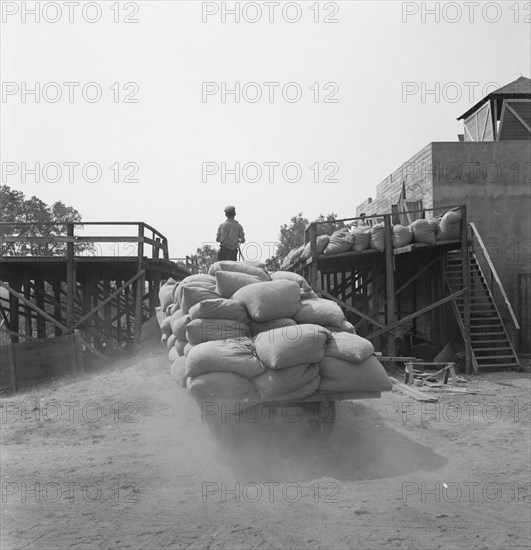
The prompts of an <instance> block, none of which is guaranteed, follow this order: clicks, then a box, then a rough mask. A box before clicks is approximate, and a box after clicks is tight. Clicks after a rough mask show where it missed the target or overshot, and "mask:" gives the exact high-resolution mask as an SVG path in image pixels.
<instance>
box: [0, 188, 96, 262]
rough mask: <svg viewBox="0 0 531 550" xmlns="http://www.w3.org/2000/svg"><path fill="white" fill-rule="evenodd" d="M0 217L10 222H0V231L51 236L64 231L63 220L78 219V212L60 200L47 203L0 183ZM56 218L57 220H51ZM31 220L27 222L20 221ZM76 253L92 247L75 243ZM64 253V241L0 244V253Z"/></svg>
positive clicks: (87, 244)
mask: <svg viewBox="0 0 531 550" xmlns="http://www.w3.org/2000/svg"><path fill="white" fill-rule="evenodd" d="M0 221H2V222H12V223H9V225H3V226H0V236H1V235H13V236H29V237H54V236H58V235H62V236H64V235H66V227H67V226H66V225H65V224H66V222H76V223H79V222H81V214H80V213H79V212H78V211H77V210H76V209H75V208H73V207H72V206H66V205H65V204H63V203H62V202H61V201H57V202H54V203H53V204H52V205H51V206H49V205H47V204H46V203H45V202H43V201H42V200H40V199H39V198H37V197H31V199H26V197H25V196H24V193H22V192H21V191H17V190H16V189H11V188H10V187H9V186H8V185H1V186H0ZM52 222H57V223H52ZM22 223H31V224H32V225H31V226H23V225H20V224H22ZM75 250H76V253H80V252H83V251H86V250H92V245H91V244H90V243H76V245H75ZM65 253H66V243H54V242H45V243H40V242H39V243H37V242H15V243H5V244H3V245H1V246H0V255H2V256H10V255H31V256H56V255H62V254H65Z"/></svg>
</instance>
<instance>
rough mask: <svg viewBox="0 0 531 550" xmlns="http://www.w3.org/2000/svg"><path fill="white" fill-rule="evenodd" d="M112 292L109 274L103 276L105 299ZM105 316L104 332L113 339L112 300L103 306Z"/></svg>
mask: <svg viewBox="0 0 531 550" xmlns="http://www.w3.org/2000/svg"><path fill="white" fill-rule="evenodd" d="M110 293H111V280H110V278H109V277H108V276H107V275H104V277H103V299H104V300H105V299H106V298H107V297H108V296H109V294H110ZM103 318H104V324H103V325H104V329H103V333H104V334H105V336H107V338H110V339H111V340H112V339H113V333H112V322H111V302H107V303H106V304H105V305H104V306H103Z"/></svg>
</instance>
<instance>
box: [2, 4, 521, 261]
mask: <svg viewBox="0 0 531 550" xmlns="http://www.w3.org/2000/svg"><path fill="white" fill-rule="evenodd" d="M2 4H3V5H2V11H3V12H2V17H3V21H2V29H1V30H2V36H1V77H2V81H3V88H2V104H1V115H2V123H1V157H2V158H1V160H2V179H3V181H2V183H4V184H7V185H9V186H10V187H12V188H15V189H18V190H21V191H23V192H24V193H25V194H26V195H28V196H31V195H36V196H38V197H39V198H41V199H43V200H44V201H46V202H48V203H51V202H54V201H56V200H61V201H63V202H65V203H66V204H68V205H72V206H74V207H75V208H77V209H78V210H79V211H80V212H81V214H82V216H83V219H84V220H85V221H100V220H101V221H108V220H118V221H145V222H147V223H149V224H151V225H153V226H155V227H156V228H157V229H159V230H160V231H161V232H162V233H164V234H165V235H166V236H167V237H168V239H169V243H170V254H171V256H172V257H182V256H185V255H186V254H190V253H193V252H194V251H195V249H196V248H197V247H198V246H201V244H202V243H204V242H211V241H214V239H215V234H216V229H217V226H218V224H219V223H220V222H222V221H223V220H224V214H223V208H224V207H225V206H226V205H227V204H234V205H235V206H236V209H237V219H238V220H239V221H240V222H241V223H242V224H243V226H244V229H245V233H246V237H247V240H248V241H249V242H254V243H260V245H261V247H262V259H265V258H266V257H268V256H270V255H271V253H270V252H271V249H270V247H269V246H268V245H267V244H266V243H272V242H274V241H276V240H277V238H278V233H279V228H280V225H281V224H283V223H286V222H288V221H289V219H290V217H291V216H293V215H295V214H297V213H298V212H303V214H304V215H305V216H306V217H308V218H310V219H313V218H315V217H317V216H318V215H319V214H320V213H323V214H327V213H329V212H332V211H333V212H336V213H337V214H338V215H339V216H340V217H351V216H354V215H355V208H356V206H357V205H358V204H359V203H360V202H361V201H363V200H364V199H366V198H367V197H368V196H373V197H374V196H375V187H376V185H377V184H378V183H379V182H380V181H381V180H382V179H384V178H385V177H386V176H388V175H389V174H390V173H391V172H392V171H393V170H395V169H396V168H398V167H399V166H400V165H401V164H402V163H403V162H405V161H407V160H408V159H409V158H410V157H411V156H413V155H414V154H415V153H416V152H417V151H418V150H419V149H421V148H422V147H424V146H425V145H427V144H428V143H429V142H431V141H456V140H457V134H458V133H461V132H462V123H461V122H458V121H457V120H456V118H457V117H458V116H459V115H461V114H463V113H464V112H465V111H466V110H468V109H469V108H470V107H471V106H472V105H473V104H474V103H476V102H478V101H479V100H480V99H481V98H482V97H483V95H484V94H485V93H489V92H490V91H493V89H495V88H496V87H498V86H502V85H504V84H507V83H508V82H511V81H513V80H515V79H516V78H518V77H519V76H521V75H522V74H523V75H525V76H530V64H531V61H530V51H531V48H530V33H531V25H530V23H529V20H530V16H531V13H530V8H531V4H530V3H529V2H527V3H526V2H521V3H518V2H488V3H485V2H481V3H477V4H478V5H477V6H475V5H474V4H475V3H474V2H468V3H466V2H465V3H464V4H459V3H456V2H450V3H445V2H440V3H437V4H436V3H434V2H396V1H395V2H368V1H367V2H359V1H351V2H319V3H318V2H315V1H311V2H288V3H287V4H288V5H286V3H285V2H283V3H282V4H281V5H279V6H276V5H275V4H276V2H269V3H268V2H265V3H264V2H239V3H235V2H219V3H214V2H199V1H194V2H183V1H141V2H138V1H137V2H119V3H118V2H115V1H109V2H107V1H105V2H79V5H75V4H77V2H75V3H73V4H72V3H71V4H68V3H65V2H42V1H41V2H40V3H39V2H38V3H37V4H38V5H39V6H38V7H39V9H38V12H39V13H38V16H37V17H38V18H39V21H38V22H37V21H36V20H35V19H36V16H35V14H32V13H31V11H32V9H33V8H34V6H35V4H36V3H35V2H2ZM236 4H239V7H240V10H239V11H240V13H239V17H240V21H239V22H236V21H235V15H234V14H233V13H230V11H231V10H233V9H234V8H235V7H236ZM471 4H472V5H471ZM486 4H488V5H486ZM437 6H438V8H437ZM226 10H227V11H228V13H227V12H226ZM433 10H435V13H434V12H433ZM260 12H261V13H260ZM436 18H437V19H438V21H436ZM70 19H71V20H72V22H71V21H70ZM124 20H128V21H135V20H136V21H137V22H129V23H126V22H125V21H124ZM53 21H56V22H53ZM91 21H92V22H91ZM253 21H255V22H253ZM68 82H70V83H75V84H64V83H68ZM24 83H25V84H24ZM36 83H38V90H37V94H31V93H27V92H28V89H31V88H33V89H35V84H36ZM89 83H92V84H89ZM87 84H89V85H88V86H87ZM238 86H239V96H238V97H235V95H234V93H233V94H230V93H228V94H226V95H225V94H222V92H225V91H230V90H231V89H232V90H235V89H237V87H238ZM426 91H428V92H429V91H431V92H432V93H428V94H426V93H423V92H426ZM100 92H101V97H100V98H99V99H98V97H97V96H98V94H99V93H100ZM58 94H60V97H59V96H58ZM260 94H261V96H260ZM36 97H37V98H38V99H39V101H38V102H37V101H36ZM35 163H40V167H41V173H40V176H39V179H40V181H39V182H37V181H35V180H36V177H35V175H34V174H33V173H31V170H32V169H34V168H35ZM54 163H56V164H54ZM76 163H79V165H78V164H76ZM88 163H92V164H88ZM236 163H239V166H240V170H239V171H238V175H239V178H240V181H239V182H235V175H234V172H231V171H234V169H235V167H236ZM249 163H250V164H249ZM253 163H254V164H253ZM45 165H48V166H47V168H46V170H44V166H45ZM57 165H58V166H59V167H61V173H58V172H57V170H56V167H57ZM111 166H112V167H113V168H110V167H111ZM83 168H84V171H83V170H82V169H83ZM257 168H258V170H261V174H260V172H259V171H258V170H257ZM98 169H100V171H101V173H100V174H99V173H98ZM225 169H226V170H227V172H226V173H225ZM24 170H26V173H24ZM28 170H30V171H29V172H28ZM260 176H261V177H260ZM98 178H99V181H94V180H97V179H98ZM24 179H25V181H23V180H24ZM54 180H58V181H54ZM70 180H72V181H70ZM135 180H138V181H135ZM223 180H225V181H223ZM254 180H258V181H254ZM270 180H272V181H270ZM334 180H337V181H334ZM248 251H249V254H248V256H253V259H254V257H255V256H256V252H255V250H254V249H251V248H249V249H248Z"/></svg>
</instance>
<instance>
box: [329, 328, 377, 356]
mask: <svg viewBox="0 0 531 550" xmlns="http://www.w3.org/2000/svg"><path fill="white" fill-rule="evenodd" d="M373 353H374V346H373V345H372V343H371V342H369V340H366V339H365V338H362V337H361V336H357V335H356V334H349V333H348V332H336V333H332V335H331V336H330V338H329V339H328V341H327V343H326V347H325V355H326V356H330V357H337V358H338V359H343V360H345V361H350V362H351V363H361V362H362V361H365V359H368V358H369V357H370V356H371V355H372V354H373Z"/></svg>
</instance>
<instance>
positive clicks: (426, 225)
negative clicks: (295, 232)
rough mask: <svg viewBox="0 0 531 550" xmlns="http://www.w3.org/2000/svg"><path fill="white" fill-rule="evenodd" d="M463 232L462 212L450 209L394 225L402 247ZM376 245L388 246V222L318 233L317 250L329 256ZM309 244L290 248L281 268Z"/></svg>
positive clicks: (305, 253) (305, 254)
mask: <svg viewBox="0 0 531 550" xmlns="http://www.w3.org/2000/svg"><path fill="white" fill-rule="evenodd" d="M460 235H461V212H460V211H458V210H451V211H449V212H446V213H445V214H444V215H443V216H440V217H439V218H434V219H431V220H425V219H421V220H415V221H414V222H412V223H411V224H410V225H408V226H405V225H401V224H396V225H393V235H392V240H393V248H400V247H401V246H407V245H409V244H411V243H424V244H429V245H432V246H433V245H434V244H435V243H436V242H437V241H452V240H457V239H459V238H460ZM367 249H374V250H378V251H379V252H383V251H384V250H385V224H384V223H377V224H374V225H373V226H369V225H361V226H360V225H358V226H354V227H344V228H343V229H339V230H338V231H336V232H334V233H333V234H332V236H328V235H320V236H319V237H317V254H318V255H320V254H324V255H325V256H329V255H332V254H339V253H341V252H349V251H354V252H362V251H363V250H367ZM310 255H311V254H310V244H309V243H308V244H306V245H303V246H300V247H299V248H296V249H294V250H292V251H290V252H289V254H288V255H287V256H286V258H285V259H284V261H283V263H282V265H281V266H280V268H281V269H287V268H289V267H290V266H292V265H294V264H296V263H297V262H299V261H304V260H307V259H308V258H309V257H310Z"/></svg>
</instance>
